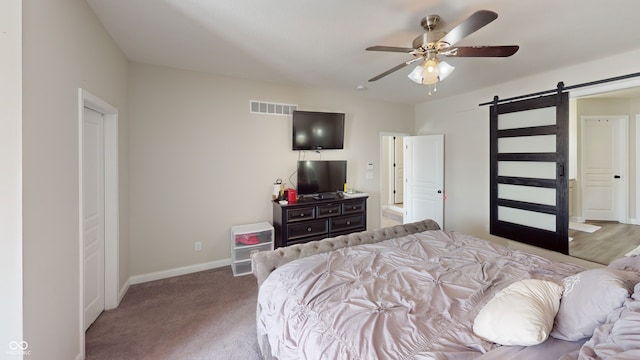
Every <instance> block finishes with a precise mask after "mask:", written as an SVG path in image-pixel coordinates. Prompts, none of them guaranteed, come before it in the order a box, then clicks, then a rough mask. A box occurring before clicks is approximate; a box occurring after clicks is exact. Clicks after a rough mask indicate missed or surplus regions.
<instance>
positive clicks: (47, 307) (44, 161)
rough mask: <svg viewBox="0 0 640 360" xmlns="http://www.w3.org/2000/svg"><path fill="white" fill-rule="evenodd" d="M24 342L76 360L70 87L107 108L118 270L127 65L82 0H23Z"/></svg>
mask: <svg viewBox="0 0 640 360" xmlns="http://www.w3.org/2000/svg"><path fill="white" fill-rule="evenodd" d="M22 3H23V101H24V102H23V138H22V139H23V217H24V223H23V231H24V232H23V242H24V246H23V251H24V254H23V257H24V339H25V340H26V341H27V342H28V343H29V350H30V351H31V354H30V355H29V356H28V358H29V359H33V360H35V359H75V358H80V356H81V355H82V350H83V346H84V344H82V343H81V341H80V339H81V335H82V334H83V332H84V331H83V329H82V328H81V325H80V307H81V306H80V274H79V268H80V262H79V256H80V246H79V228H80V224H79V204H78V199H79V189H78V182H79V180H78V179H79V165H78V156H79V154H78V153H79V149H78V148H79V146H78V144H79V143H78V139H79V134H78V88H84V89H87V90H88V91H90V92H91V93H93V94H94V95H96V96H98V97H100V98H102V99H103V100H105V101H107V102H109V103H111V104H112V105H114V106H115V107H117V108H118V109H119V111H120V113H119V115H120V116H119V126H120V128H119V136H120V138H119V151H120V179H121V183H120V191H121V195H120V206H121V209H120V210H121V214H120V215H121V218H120V240H121V243H120V249H122V251H123V252H122V253H121V259H120V260H121V262H120V264H121V267H120V273H121V274H123V275H124V276H123V278H126V277H127V274H128V272H129V271H128V268H127V264H128V255H127V253H128V248H129V247H128V229H127V224H128V211H127V209H128V202H127V178H128V174H127V168H128V167H127V158H128V156H127V109H126V107H127V94H126V90H127V87H126V76H127V62H126V59H125V58H124V56H123V54H122V53H121V52H120V51H119V49H118V48H117V47H116V46H115V44H114V42H113V41H112V40H111V38H110V37H109V36H108V35H107V33H106V32H105V30H104V29H103V28H102V26H101V25H100V23H99V22H98V21H97V18H96V17H95V16H94V14H93V13H92V11H91V10H90V9H89V7H88V6H87V4H86V2H85V1H84V0H56V1H35V0H23V2H22Z"/></svg>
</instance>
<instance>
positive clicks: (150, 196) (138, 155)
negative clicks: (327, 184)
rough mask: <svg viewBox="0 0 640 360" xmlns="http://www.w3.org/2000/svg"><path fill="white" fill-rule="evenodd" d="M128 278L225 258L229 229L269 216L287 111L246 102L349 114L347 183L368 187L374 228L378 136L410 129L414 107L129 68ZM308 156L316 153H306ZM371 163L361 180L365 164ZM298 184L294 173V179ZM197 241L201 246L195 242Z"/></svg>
mask: <svg viewBox="0 0 640 360" xmlns="http://www.w3.org/2000/svg"><path fill="white" fill-rule="evenodd" d="M129 94H130V97H129V103H130V119H131V123H130V133H129V137H130V171H129V173H130V194H131V197H130V204H131V207H130V214H131V217H130V221H131V275H133V276H135V275H144V274H149V273H152V272H157V271H166V270H170V269H174V268H178V267H183V266H192V265H197V264H203V263H209V262H216V261H219V262H224V261H226V260H228V259H229V257H230V256H231V254H230V240H229V231H230V227H231V226H232V225H237V224H245V223H253V222H260V221H269V222H271V221H272V205H271V202H270V200H271V192H272V190H273V182H274V181H275V180H276V179H277V178H282V179H283V180H284V181H285V182H286V183H287V184H289V185H292V181H290V180H289V179H290V176H292V174H293V173H294V171H295V167H296V161H297V160H298V156H299V154H298V152H294V151H292V150H291V119H290V117H283V116H274V115H262V114H250V113H249V101H250V100H261V101H268V102H276V103H286V104H297V105H298V108H299V109H304V110H319V111H338V112H344V113H346V129H345V149H344V150H327V151H323V152H322V154H321V156H322V159H325V160H331V159H345V160H347V161H348V165H347V166H348V169H347V172H348V179H347V181H348V183H349V186H352V187H354V188H356V189H358V190H361V191H366V192H368V193H369V194H370V195H371V197H370V198H369V201H368V216H367V221H368V227H369V228H376V227H378V226H379V220H380V219H379V203H380V199H379V187H380V186H379V177H380V175H379V164H378V162H379V156H380V149H379V141H380V140H379V139H380V132H406V133H410V132H411V131H412V130H413V124H414V121H413V107H412V106H409V105H396V104H391V103H385V102H380V101H378V102H376V101H371V100H365V99H363V98H361V97H360V96H358V94H357V93H336V92H325V91H322V90H309V89H302V88H294V87H288V86H279V85H273V84H268V83H261V82H252V81H247V80H241V79H233V78H228V77H224V76H216V75H208V74H203V73H198V72H190V71H183V70H177V69H171V68H166V67H159V66H150V65H143V64H130V80H129ZM304 154H305V156H306V158H307V159H318V158H319V157H320V156H319V155H318V154H316V153H315V152H305V153H304ZM367 161H373V162H374V163H375V174H374V179H372V180H368V179H366V175H365V172H366V162H367ZM292 180H293V182H295V176H293V177H292ZM196 241H201V242H202V251H200V252H196V251H194V243H195V242H196Z"/></svg>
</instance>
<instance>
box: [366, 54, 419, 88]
mask: <svg viewBox="0 0 640 360" xmlns="http://www.w3.org/2000/svg"><path fill="white" fill-rule="evenodd" d="M419 60H422V58H415V59H411V60H409V61H405V62H403V63H402V64H399V65H397V66H394V67H392V68H391V69H389V70H387V71H385V72H383V73H382V74H380V75H377V76H374V77H372V78H371V79H369V82H373V81H376V80H380V79H382V78H383V77H385V76H387V75H389V74H391V73H393V72H396V71H398V70H400V69H402V68H403V67H405V66H407V65H411V64H413V63H414V62H416V61H419Z"/></svg>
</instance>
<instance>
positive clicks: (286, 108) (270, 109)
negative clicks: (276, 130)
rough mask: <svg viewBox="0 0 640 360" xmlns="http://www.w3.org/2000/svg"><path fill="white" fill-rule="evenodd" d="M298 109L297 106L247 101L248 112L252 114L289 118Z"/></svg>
mask: <svg viewBox="0 0 640 360" xmlns="http://www.w3.org/2000/svg"><path fill="white" fill-rule="evenodd" d="M297 108H298V105H292V104H278V103H272V102H266V101H257V100H251V101H249V112H250V113H252V114H269V115H282V116H289V115H292V114H293V111H294V110H296V109H297Z"/></svg>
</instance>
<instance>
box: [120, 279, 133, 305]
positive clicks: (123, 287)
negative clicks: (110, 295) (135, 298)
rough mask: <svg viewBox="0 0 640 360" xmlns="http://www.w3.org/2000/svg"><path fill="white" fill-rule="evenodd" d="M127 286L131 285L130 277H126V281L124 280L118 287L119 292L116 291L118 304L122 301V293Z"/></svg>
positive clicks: (125, 290) (124, 292) (126, 289)
mask: <svg viewBox="0 0 640 360" xmlns="http://www.w3.org/2000/svg"><path fill="white" fill-rule="evenodd" d="M129 286H131V278H128V279H127V281H125V283H124V285H122V287H121V288H120V292H119V293H118V306H120V302H122V298H123V297H124V294H126V293H127V291H128V290H129Z"/></svg>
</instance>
